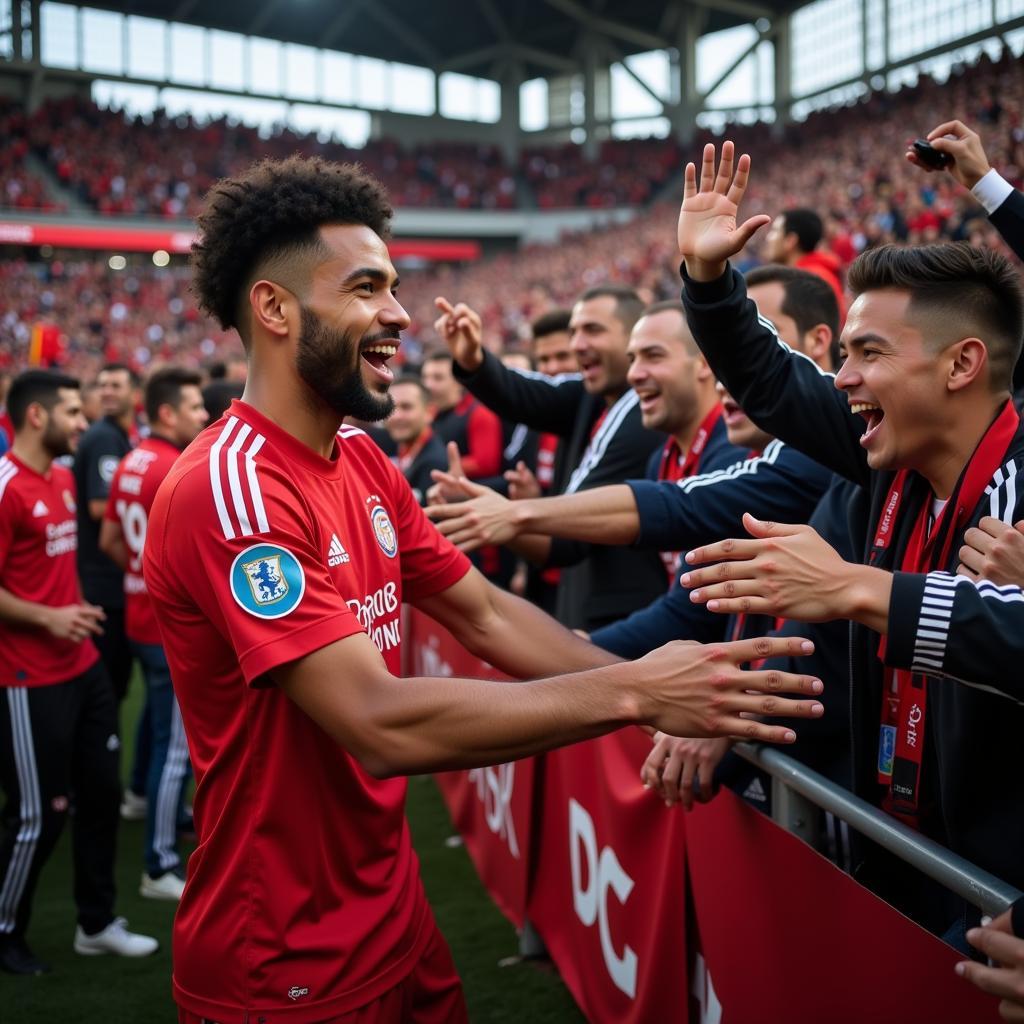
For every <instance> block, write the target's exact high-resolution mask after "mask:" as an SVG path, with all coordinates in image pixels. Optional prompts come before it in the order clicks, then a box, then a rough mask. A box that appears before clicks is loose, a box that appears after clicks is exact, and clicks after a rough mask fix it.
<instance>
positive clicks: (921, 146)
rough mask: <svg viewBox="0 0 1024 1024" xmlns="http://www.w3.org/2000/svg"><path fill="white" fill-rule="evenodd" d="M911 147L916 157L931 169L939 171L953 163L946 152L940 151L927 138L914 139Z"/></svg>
mask: <svg viewBox="0 0 1024 1024" xmlns="http://www.w3.org/2000/svg"><path fill="white" fill-rule="evenodd" d="M911 148H912V149H913V151H914V155H915V156H916V157H917V159H918V160H920V161H921V163H923V164H924V165H925V166H926V167H930V168H931V169H932V170H933V171H941V170H942V169H943V168H944V167H949V166H950V165H951V164H952V163H953V158H952V157H951V156H950V155H949V154H948V153H940V152H939V150H937V149H936V148H935V147H934V146H933V145H932V144H931V143H930V142H929V141H928V140H927V139H915V140H914V142H913V145H912V147H911Z"/></svg>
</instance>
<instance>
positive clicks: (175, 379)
mask: <svg viewBox="0 0 1024 1024" xmlns="http://www.w3.org/2000/svg"><path fill="white" fill-rule="evenodd" d="M202 383H203V378H202V377H201V376H200V375H199V374H198V373H196V372H195V371H194V370H186V369H185V367H184V366H165V367H164V368H163V369H161V370H156V371H154V372H153V373H152V374H151V376H150V378H149V380H147V381H146V418H147V419H148V420H149V422H150V426H152V425H153V424H154V423H156V421H157V418H158V416H159V415H160V406H161V405H170V406H172V407H173V408H175V409H177V408H178V406H179V405H181V391H182V388H187V387H189V386H192V387H197V388H198V387H201V386H202Z"/></svg>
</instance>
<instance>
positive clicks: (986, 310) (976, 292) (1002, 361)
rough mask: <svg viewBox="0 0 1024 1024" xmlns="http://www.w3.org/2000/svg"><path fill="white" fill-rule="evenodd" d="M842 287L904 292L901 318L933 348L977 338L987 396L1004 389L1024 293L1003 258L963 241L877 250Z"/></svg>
mask: <svg viewBox="0 0 1024 1024" xmlns="http://www.w3.org/2000/svg"><path fill="white" fill-rule="evenodd" d="M848 282H849V287H850V291H851V292H852V293H853V294H854V295H855V296H859V295H862V294H864V293H865V292H870V291H878V290H881V289H885V288H891V289H896V290H899V291H906V292H909V293H910V304H909V306H908V307H907V315H908V317H912V318H913V319H914V320H915V321H916V323H917V325H918V326H919V327H920V330H921V333H922V334H923V335H924V339H925V344H926V345H928V346H929V347H931V348H933V349H935V348H939V347H945V346H946V345H948V344H950V343H952V342H954V341H957V340H959V339H960V338H970V337H975V338H980V339H981V340H982V341H983V342H984V343H985V348H986V349H987V350H988V362H989V384H990V387H991V390H992V391H994V392H998V391H1006V390H1009V389H1010V387H1011V378H1012V376H1013V368H1014V365H1015V364H1016V362H1017V359H1018V357H1019V356H1020V350H1021V337H1022V335H1024V293H1022V292H1021V286H1020V280H1019V278H1018V276H1017V272H1016V271H1015V270H1014V268H1013V266H1012V265H1011V264H1010V261H1009V260H1008V259H1007V258H1006V257H1005V256H1001V255H1000V254H999V253H997V252H995V251H993V250H992V249H975V248H974V247H973V246H972V245H969V244H968V243H967V242H942V243H939V244H937V245H920V246H915V247H913V248H906V249H901V248H899V247H897V246H895V245H883V246H881V247H879V248H878V249H869V250H868V251H867V252H864V253H861V255H860V256H858V257H857V259H855V260H854V261H853V264H852V265H851V266H850V272H849V276H848Z"/></svg>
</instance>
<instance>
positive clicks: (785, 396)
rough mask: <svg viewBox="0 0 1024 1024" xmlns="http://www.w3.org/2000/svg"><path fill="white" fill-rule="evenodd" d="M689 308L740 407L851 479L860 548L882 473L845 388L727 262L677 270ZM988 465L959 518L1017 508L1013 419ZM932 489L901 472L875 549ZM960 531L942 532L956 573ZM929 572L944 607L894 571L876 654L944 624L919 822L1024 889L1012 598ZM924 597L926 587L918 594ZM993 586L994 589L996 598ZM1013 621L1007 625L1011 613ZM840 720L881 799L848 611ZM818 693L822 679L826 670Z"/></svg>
mask: <svg viewBox="0 0 1024 1024" xmlns="http://www.w3.org/2000/svg"><path fill="white" fill-rule="evenodd" d="M683 301H684V303H685V305H686V311H687V318H688V320H689V324H690V328H691V330H692V331H693V335H694V337H695V338H696V340H697V343H698V345H700V347H701V350H702V351H703V352H704V355H705V357H706V358H707V360H708V363H709V364H710V366H711V367H712V369H713V370H714V372H715V374H716V375H717V376H718V378H719V379H720V380H721V381H722V382H723V383H724V385H725V386H726V388H727V389H728V390H729V392H730V394H732V395H733V397H734V398H735V399H736V401H737V402H739V403H740V405H741V406H742V407H743V410H744V411H745V412H746V413H747V415H748V416H750V418H751V419H752V420H754V422H755V423H757V424H758V425H759V426H760V427H761V428H762V429H764V430H766V431H769V432H770V433H771V434H772V435H774V436H776V437H778V438H780V439H782V440H784V441H786V442H787V443H788V444H792V445H793V446H794V447H795V448H799V449H800V450H802V451H803V452H804V453H805V454H806V455H808V456H809V457H810V458H812V459H814V460H815V461H816V462H819V463H821V464H822V465H826V466H828V467H830V468H831V469H832V470H834V471H835V472H836V473H838V474H840V475H841V476H845V477H846V478H847V479H849V480H851V481H853V482H854V483H856V484H858V485H860V490H859V491H855V492H853V495H852V496H851V501H850V505H849V507H848V509H849V524H850V531H851V538H850V539H851V543H852V546H853V550H854V551H857V552H860V556H861V560H862V561H864V562H865V563H866V562H867V561H868V554H869V550H870V545H871V543H872V540H873V537H874V528H875V525H876V523H877V522H878V519H879V514H880V511H881V506H882V505H883V504H884V503H885V501H886V498H887V496H888V494H889V490H890V486H891V484H892V481H893V478H894V474H893V473H891V472H875V471H872V470H871V469H870V468H869V467H868V465H867V459H866V453H865V452H864V450H863V449H862V448H861V446H860V443H859V439H860V436H861V434H862V433H863V430H864V427H863V421H862V420H861V418H860V417H858V416H855V415H853V414H852V413H851V412H850V411H849V408H848V405H847V400H846V397H845V395H843V394H842V393H841V392H839V391H838V390H837V389H836V388H835V386H834V379H833V377H832V375H831V374H824V373H822V371H820V370H819V369H818V367H817V366H816V365H815V364H814V363H813V362H812V361H811V360H810V359H807V358H806V357H804V356H802V355H799V354H797V353H794V352H792V351H791V350H790V349H789V348H788V347H787V346H785V345H784V344H783V343H782V342H780V341H779V340H778V337H777V336H776V334H775V332H774V330H773V329H772V327H771V325H770V324H769V323H767V322H766V321H764V320H761V319H760V318H759V317H758V314H757V308H756V307H755V305H754V303H753V302H751V301H750V300H749V299H747V296H746V288H745V286H744V282H743V278H742V277H741V275H740V274H738V273H737V272H736V271H735V270H732V269H731V268H730V269H728V270H727V271H726V273H725V274H724V275H723V276H722V277H721V278H719V279H718V280H717V281H712V282H707V283H699V282H694V281H692V280H689V279H687V280H686V284H685V288H684V291H683ZM1000 463H1001V465H1000V469H999V470H998V471H997V472H996V473H995V475H994V476H993V478H992V480H991V483H990V485H989V487H988V489H987V492H986V494H985V496H984V497H983V499H982V500H981V502H979V504H978V507H977V508H975V509H974V511H973V513H972V515H971V518H970V521H969V524H968V525H969V526H973V525H976V524H977V522H978V521H979V520H980V519H981V518H982V517H983V516H986V515H994V516H996V517H998V518H999V519H1002V520H1003V521H1005V522H1015V521H1017V520H1019V519H1021V518H1022V517H1024V475H1022V476H1021V477H1020V479H1019V480H1018V471H1019V470H1020V468H1021V467H1024V429H1018V431H1017V434H1016V435H1015V437H1014V439H1013V441H1012V442H1011V444H1010V446H1009V448H1008V450H1007V451H1006V453H1005V455H1004V456H1003V457H1002V459H1001V460H1000ZM931 497H932V492H931V488H930V487H929V485H928V483H927V482H926V481H925V480H924V479H923V478H921V477H919V476H917V475H916V474H912V475H911V478H910V484H909V486H908V492H907V495H906V496H905V498H904V501H903V509H902V512H901V515H900V517H899V522H898V523H897V524H896V527H895V534H894V536H893V538H892V541H891V543H890V545H889V546H888V548H887V549H886V551H885V552H884V555H883V557H882V558H881V560H880V561H878V562H876V564H877V565H879V567H881V568H883V569H889V570H892V569H893V566H894V565H898V564H899V561H900V559H901V556H902V554H903V552H904V550H905V548H906V545H907V542H908V539H909V534H910V532H911V529H912V525H913V522H914V519H915V517H916V514H917V512H918V510H919V509H920V508H921V505H922V503H924V502H926V501H930V500H931ZM961 543H962V542H961V540H960V538H954V540H953V543H952V547H951V554H950V562H949V564H948V565H947V566H945V568H946V569H947V570H948V571H949V572H950V573H952V572H954V571H955V569H956V565H957V561H958V559H957V552H958V550H959V547H960V546H961ZM934 575H935V574H932V576H933V579H932V584H933V588H934V585H937V586H938V587H939V588H940V589H941V588H943V587H944V588H945V589H944V590H943V597H942V599H940V601H939V602H938V603H939V604H943V603H944V598H945V596H946V595H952V596H953V597H954V600H953V602H952V605H949V604H948V602H945V603H944V606H945V607H948V608H949V609H950V614H949V618H948V620H944V621H943V622H941V623H940V624H939V625H938V626H937V627H936V626H935V624H934V621H933V619H934V609H935V606H936V602H935V601H929V602H927V604H926V587H927V586H928V584H927V583H926V578H925V577H924V576H923V575H916V574H906V573H899V572H897V573H896V576H895V581H894V587H893V593H892V602H891V607H890V615H889V639H888V644H887V654H886V657H887V661H888V664H890V665H891V666H893V667H901V668H913V667H915V640H916V639H917V637H918V630H919V624H920V621H921V618H922V615H923V613H924V611H926V610H927V611H928V615H929V616H930V617H931V618H930V619H929V624H928V625H929V628H930V629H936V628H937V629H938V630H939V631H940V632H941V633H943V635H944V636H945V644H946V647H945V653H944V656H943V665H942V671H943V672H946V673H948V674H950V675H953V676H958V677H959V678H960V679H963V680H969V681H970V684H971V685H966V684H965V683H964V682H959V681H956V680H954V679H950V678H942V677H941V676H939V675H938V674H935V675H929V677H928V682H927V686H928V714H927V719H926V734H925V748H924V760H923V764H922V795H921V811H922V814H921V830H922V832H924V833H925V834H926V835H929V836H930V837H931V838H933V839H935V840H937V841H938V842H940V843H942V844H944V845H946V846H948V847H949V848H950V849H952V850H953V851H954V852H956V853H958V854H960V855H961V856H963V857H966V858H967V859H968V860H970V861H973V862H974V863H975V864H977V865H979V866H980V867H983V868H985V869H987V870H989V871H991V872H992V873H993V874H995V875H997V876H999V877H1001V878H1003V879H1005V880H1006V881H1007V882H1010V883H1011V884H1013V885H1015V886H1017V887H1018V888H1024V773H1022V772H1021V770H1020V765H1019V756H1020V753H1019V752H1020V750H1021V741H1022V737H1024V703H1022V701H1024V683H1022V680H1021V656H1022V655H1024V629H1022V628H1021V627H1022V626H1024V604H1022V603H1020V598H1019V596H1016V595H1019V591H1017V588H1010V590H1011V591H1014V594H1015V596H1014V597H1012V598H1010V600H1001V599H1000V598H997V597H996V596H995V595H994V591H995V589H996V588H992V589H991V590H990V589H989V587H987V586H974V585H972V584H970V583H968V582H967V581H963V582H961V583H959V584H956V583H949V582H948V581H947V582H945V583H943V582H942V579H941V578H940V579H939V580H938V581H936V579H935V578H934ZM928 596H929V597H930V596H931V595H930V594H929V595H928ZM1002 596H1004V595H1001V597H1002ZM1011 620H1012V625H1011ZM849 637H850V640H849V673H850V699H851V707H850V719H851V734H852V735H851V744H852V751H853V784H854V790H855V791H856V792H857V793H859V794H860V795H861V796H863V797H865V798H867V799H869V800H871V801H872V802H873V803H876V804H879V803H880V802H881V800H882V797H883V795H884V791H883V787H881V786H880V785H879V784H878V781H877V758H878V742H879V727H880V711H881V700H882V690H883V685H884V667H883V664H882V662H881V661H880V660H879V658H878V648H879V636H878V634H877V633H874V632H872V631H870V630H868V629H866V628H865V627H863V626H861V625H858V624H856V623H853V624H851V627H850V633H849ZM825 684H826V693H827V687H828V680H825Z"/></svg>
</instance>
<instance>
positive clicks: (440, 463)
mask: <svg viewBox="0 0 1024 1024" xmlns="http://www.w3.org/2000/svg"><path fill="white" fill-rule="evenodd" d="M391 397H392V399H393V400H394V403H395V407H394V409H393V410H392V412H391V415H390V416H389V417H388V419H387V421H386V423H385V427H386V428H387V432H388V434H390V435H391V440H392V441H394V443H395V446H396V449H397V451H396V454H395V455H394V456H393V457H392V460H391V461H392V462H394V464H395V465H396V466H398V468H399V469H400V470H401V471H402V472H403V473H404V474H405V479H406V480H408V481H409V486H410V487H411V488H412V493H413V494H414V495H415V497H416V500H417V501H418V502H419V503H420V504H421V505H424V504H426V499H427V491H428V490H430V488H431V486H432V485H433V480H432V478H431V476H430V474H431V471H432V470H435V469H447V468H448V457H447V455H446V454H445V450H444V445H443V444H442V443H441V442H440V440H438V438H437V437H436V436H435V434H434V431H433V430H432V429H431V426H430V410H429V409H428V408H427V401H428V396H427V389H426V388H425V387H424V386H423V382H422V381H421V380H420V379H419V377H411V376H407V377H399V378H398V380H396V381H395V382H394V384H392V385H391Z"/></svg>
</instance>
